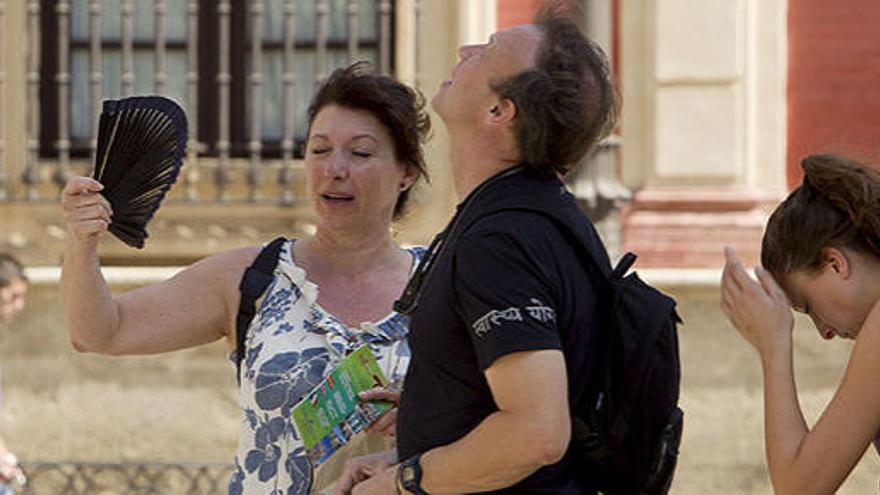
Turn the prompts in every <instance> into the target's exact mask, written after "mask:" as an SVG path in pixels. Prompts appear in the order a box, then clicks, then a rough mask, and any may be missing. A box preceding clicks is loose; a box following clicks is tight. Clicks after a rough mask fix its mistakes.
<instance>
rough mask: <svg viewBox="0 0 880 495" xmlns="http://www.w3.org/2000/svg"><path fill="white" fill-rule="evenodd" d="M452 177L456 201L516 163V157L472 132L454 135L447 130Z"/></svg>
mask: <svg viewBox="0 0 880 495" xmlns="http://www.w3.org/2000/svg"><path fill="white" fill-rule="evenodd" d="M449 139H450V150H451V159H452V176H453V181H454V184H455V194H456V196H457V197H458V201H459V202H461V201H464V199H465V198H466V197H467V196H468V195H469V194H470V193H471V192H472V191H473V190H474V189H476V188H477V186H479V185H480V184H482V183H483V182H485V181H486V179H488V178H490V177H492V176H493V175H495V174H497V173H499V172H501V171H502V170H506V169H508V168H510V167H513V166H514V165H516V164H518V163H519V159H518V158H517V157H514V156H512V155H511V154H510V153H504V152H503V149H502V147H500V146H498V144H497V143H494V142H493V140H491V139H485V138H481V137H480V136H478V135H476V134H474V133H473V132H471V133H468V132H463V133H461V134H458V135H456V134H455V133H453V132H450V136H449Z"/></svg>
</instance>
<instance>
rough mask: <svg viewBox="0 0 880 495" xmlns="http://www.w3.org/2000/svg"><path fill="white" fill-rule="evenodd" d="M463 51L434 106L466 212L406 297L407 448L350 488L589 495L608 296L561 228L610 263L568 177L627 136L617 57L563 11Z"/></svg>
mask: <svg viewBox="0 0 880 495" xmlns="http://www.w3.org/2000/svg"><path fill="white" fill-rule="evenodd" d="M459 53H460V61H459V63H458V64H457V65H456V67H455V68H454V69H453V72H452V79H451V80H449V81H446V82H444V83H443V84H442V85H441V87H440V89H439V90H438V92H437V94H436V95H435V96H434V98H433V100H432V105H433V107H434V109H435V110H436V111H437V113H438V114H439V115H440V116H441V117H442V118H443V121H444V123H445V124H446V127H447V129H448V131H449V136H450V141H451V148H452V149H451V151H452V153H451V156H452V170H453V178H454V182H455V187H456V192H457V193H458V196H459V198H460V199H461V200H462V202H461V203H460V204H459V206H458V210H457V212H456V215H455V217H454V218H453V220H452V221H451V222H450V225H449V226H448V227H447V228H446V230H444V232H443V233H441V234H440V236H439V238H440V242H435V243H434V245H433V249H432V251H431V252H430V253H428V254H427V255H426V262H425V263H424V264H423V265H422V266H420V269H419V271H418V273H417V275H416V276H415V277H414V279H413V281H411V283H410V286H409V287H408V290H407V292H406V293H405V294H404V296H403V297H402V298H401V301H399V302H400V303H402V306H403V307H402V308H401V309H403V310H405V311H409V312H410V313H411V321H410V344H411V348H412V353H413V356H412V361H411V364H410V368H409V371H408V373H407V376H406V380H405V382H404V388H403V393H402V397H401V402H400V412H399V416H398V425H397V432H398V435H397V440H398V448H397V452H396V453H395V454H393V455H390V456H386V457H383V456H374V457H371V458H367V459H358V460H353V461H351V462H350V463H349V466H348V468H347V470H346V474H345V476H344V478H343V480H342V481H341V482H340V484H339V487H338V492H337V493H355V494H370V493H378V494H394V493H396V492H397V491H399V492H400V493H417V494H418V493H468V492H496V493H524V494H529V493H554V494H560V493H561V494H565V493H572V494H574V493H582V487H581V486H580V485H579V484H578V480H577V468H578V466H576V465H574V464H573V462H572V461H571V460H570V459H569V458H568V456H566V452H567V449H568V444H569V439H570V435H571V431H570V430H571V426H570V425H571V422H570V416H569V407H570V404H571V403H573V402H576V401H578V400H579V399H580V395H581V394H582V391H583V390H584V388H585V383H586V382H587V381H588V380H589V378H590V376H591V375H592V372H593V368H592V367H593V366H594V364H595V362H596V359H595V356H594V349H595V345H594V343H595V339H596V335H597V334H598V330H599V325H598V320H599V315H598V300H597V299H598V294H597V289H596V287H595V286H594V284H593V282H592V281H591V277H590V276H589V275H588V272H587V270H586V269H585V266H584V264H583V262H582V261H581V260H579V255H578V254H579V250H578V248H577V246H575V245H574V244H573V241H572V240H570V238H569V237H570V236H569V235H568V234H567V233H566V232H564V231H563V230H562V229H560V228H559V225H558V224H557V222H560V221H562V222H565V225H567V226H568V227H569V228H570V229H571V230H573V231H576V232H578V237H579V238H580V239H587V244H588V245H587V249H589V250H590V251H591V252H592V254H593V255H594V257H595V258H596V259H597V260H598V261H599V263H600V265H607V264H608V261H607V255H606V254H605V250H604V248H603V247H602V243H601V241H600V240H599V238H598V236H597V235H596V233H595V230H594V229H593V227H592V225H591V224H590V223H589V221H588V220H587V219H586V217H584V215H583V214H582V213H581V212H580V211H579V210H578V209H577V204H576V202H575V201H574V198H572V196H571V195H570V194H569V193H568V192H566V191H565V189H564V186H563V184H562V182H561V181H560V179H559V176H560V175H563V174H565V173H566V172H568V171H569V170H570V168H571V167H572V166H574V165H575V164H576V163H578V162H579V161H580V160H581V158H582V157H583V156H584V155H585V154H586V153H587V151H589V149H590V148H591V147H593V146H594V145H595V144H596V143H597V142H598V141H599V140H600V139H601V138H602V137H604V136H605V135H606V134H607V132H608V131H609V130H610V129H611V127H612V126H613V122H614V119H615V116H616V101H615V96H614V90H613V87H612V85H611V82H610V76H609V73H608V68H607V63H606V59H605V56H604V55H603V54H602V52H601V50H600V49H599V48H598V47H596V46H595V45H594V44H593V43H592V42H590V41H589V40H587V39H585V38H584V37H583V35H582V33H581V32H580V31H579V30H578V29H577V27H576V26H575V25H574V24H573V23H572V22H570V21H569V20H567V19H565V18H563V17H561V16H559V15H558V14H556V13H554V12H552V11H551V10H545V11H543V12H542V13H541V14H539V17H538V19H537V20H536V22H535V23H534V24H529V25H523V26H517V27H514V28H510V29H505V30H503V31H499V32H497V33H495V34H494V35H492V37H491V38H490V40H489V42H488V43H486V44H481V45H469V46H463V47H461V49H460V51H459ZM524 206H526V207H527V208H526V209H527V210H529V211H523V207H524ZM416 296H417V297H416ZM361 480H364V481H361ZM358 481H360V482H359V483H358ZM352 487H353V489H352Z"/></svg>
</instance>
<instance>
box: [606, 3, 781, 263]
mask: <svg viewBox="0 0 880 495" xmlns="http://www.w3.org/2000/svg"><path fill="white" fill-rule="evenodd" d="M786 3H787V2H786V0H701V1H700V2H692V1H688V0H650V1H649V0H642V1H633V2H621V34H622V37H621V38H622V39H621V49H622V52H621V64H622V65H621V71H620V74H621V77H622V88H623V91H622V94H623V102H624V105H623V115H622V135H623V137H624V142H623V146H622V175H623V179H624V183H625V184H626V185H627V186H628V187H629V188H631V189H632V190H634V191H636V192H635V194H634V197H633V200H632V201H631V202H630V203H629V204H628V205H627V207H626V209H625V210H624V213H623V231H622V249H623V250H631V251H635V252H637V253H638V254H639V255H640V257H639V266H640V267H643V268H649V267H692V268H696V267H717V266H720V265H721V263H722V262H723V261H722V260H723V254H722V248H723V246H724V245H732V246H734V247H736V248H737V249H738V250H739V252H740V253H741V255H743V257H744V259H745V260H746V262H747V263H750V264H754V263H756V262H757V257H758V253H759V250H760V237H761V233H762V231H763V226H764V223H765V220H766V216H767V214H768V212H769V210H770V209H771V208H772V207H773V206H774V205H775V203H776V202H777V201H778V200H779V199H780V198H781V197H782V196H783V195H784V192H785V139H786V133H785V119H786V107H785V74H786V73H785V67H786V64H785V62H786Z"/></svg>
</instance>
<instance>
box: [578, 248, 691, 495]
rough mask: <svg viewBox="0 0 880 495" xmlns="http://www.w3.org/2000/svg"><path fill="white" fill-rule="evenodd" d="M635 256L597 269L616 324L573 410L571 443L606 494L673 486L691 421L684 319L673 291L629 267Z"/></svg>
mask: <svg viewBox="0 0 880 495" xmlns="http://www.w3.org/2000/svg"><path fill="white" fill-rule="evenodd" d="M635 258H636V256H635V255H634V254H632V253H627V254H626V255H624V256H623V258H622V259H621V261H620V262H619V263H618V265H617V267H616V268H615V269H614V270H613V271H612V272H611V273H610V274H603V273H599V274H596V275H594V276H595V278H597V279H599V280H601V281H602V282H601V283H602V284H604V285H605V290H603V297H602V301H601V304H602V307H604V308H606V313H605V314H603V315H602V316H601V318H602V321H603V326H604V327H605V328H607V329H608V330H610V332H608V333H606V335H605V337H606V338H607V340H605V341H604V342H602V346H603V347H602V353H601V355H602V360H603V361H604V365H603V366H601V367H600V369H599V372H600V376H599V379H598V380H597V381H596V382H595V389H594V390H592V391H591V393H589V394H588V395H587V397H588V400H587V402H586V403H583V404H576V405H574V409H573V414H572V449H573V450H574V453H575V455H576V456H578V458H579V459H580V462H582V463H583V464H585V465H586V466H588V470H587V471H586V472H585V475H586V479H587V480H588V481H589V482H590V483H591V484H592V486H593V487H595V488H596V489H597V490H598V491H600V492H602V493H604V494H639V495H641V494H646V495H647V494H665V493H667V492H668V491H669V487H670V485H671V483H672V476H673V473H674V471H675V466H676V461H677V460H678V447H679V444H680V443H681V433H682V428H683V425H684V412H683V411H682V410H681V409H680V408H679V407H678V397H679V383H680V381H681V365H680V362H679V354H678V332H677V325H678V324H679V323H681V319H680V318H679V316H678V314H677V313H676V311H675V301H674V300H673V299H671V298H670V297H668V296H666V295H664V294H663V293H661V292H660V291H658V290H657V289H655V288H653V287H651V286H649V285H648V284H646V283H644V282H643V281H642V280H641V279H640V278H639V276H638V275H637V274H636V273H631V274H629V275H627V274H626V273H627V271H628V270H629V268H630V267H631V266H632V263H633V262H634V261H635ZM595 273H596V272H595V270H594V274H595ZM603 275H604V276H603Z"/></svg>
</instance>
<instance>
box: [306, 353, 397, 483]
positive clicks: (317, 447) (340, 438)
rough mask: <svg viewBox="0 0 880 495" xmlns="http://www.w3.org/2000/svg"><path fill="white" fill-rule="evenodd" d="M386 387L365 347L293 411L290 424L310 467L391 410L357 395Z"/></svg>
mask: <svg viewBox="0 0 880 495" xmlns="http://www.w3.org/2000/svg"><path fill="white" fill-rule="evenodd" d="M387 383H388V380H387V379H386V378H385V375H384V374H383V373H382V370H381V369H380V368H379V364H378V363H377V362H376V357H375V356H374V355H373V352H372V351H370V348H369V346H363V347H360V348H358V349H357V350H356V351H354V352H352V353H351V354H349V355H348V356H346V357H345V359H343V360H342V361H341V362H340V363H339V365H338V366H337V367H336V368H335V369H334V370H333V371H331V372H330V374H329V375H328V376H327V378H325V379H324V381H323V382H321V384H319V385H318V386H317V387H315V389H314V390H312V391H311V392H310V393H309V395H307V396H305V397H304V398H303V400H302V401H300V403H299V404H297V405H296V407H294V408H293V413H292V416H293V423H294V424H295V425H296V430H297V432H299V434H300V437H301V438H302V440H303V443H304V444H305V448H306V452H307V453H308V456H309V458H310V459H311V461H312V464H313V465H314V466H318V465H319V464H321V463H323V462H324V461H326V460H327V459H328V458H330V456H331V455H333V453H334V452H336V451H337V450H339V448H340V447H342V446H343V445H345V444H346V443H348V441H349V440H351V438H352V437H353V436H355V435H357V434H358V433H360V432H361V431H363V430H365V429H366V428H367V427H368V426H369V425H371V424H373V423H374V422H375V421H376V420H377V419H379V416H381V415H382V414H383V413H384V412H385V411H387V410H388V409H390V408H391V404H390V403H387V402H362V401H361V400H360V399H358V393H359V392H362V391H364V390H368V389H371V388H373V387H379V386H384V385H386V384H387Z"/></svg>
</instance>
